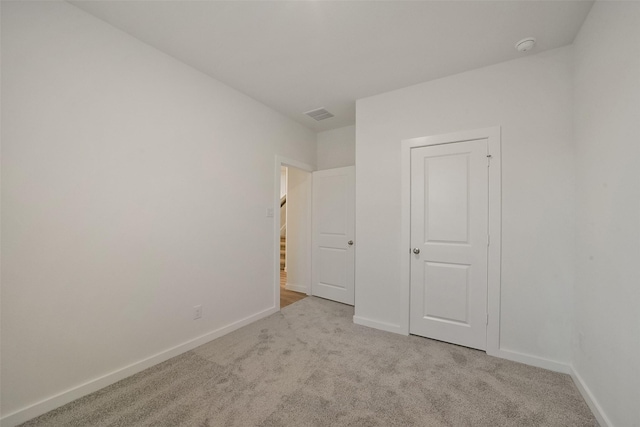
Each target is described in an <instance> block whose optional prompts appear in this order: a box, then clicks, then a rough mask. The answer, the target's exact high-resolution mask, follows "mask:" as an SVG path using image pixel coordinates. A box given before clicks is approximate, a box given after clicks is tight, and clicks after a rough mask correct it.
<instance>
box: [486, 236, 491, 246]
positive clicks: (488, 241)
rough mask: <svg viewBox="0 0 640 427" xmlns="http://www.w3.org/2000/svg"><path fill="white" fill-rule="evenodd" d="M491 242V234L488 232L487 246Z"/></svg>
mask: <svg viewBox="0 0 640 427" xmlns="http://www.w3.org/2000/svg"><path fill="white" fill-rule="evenodd" d="M490 244H491V235H490V234H487V246H489V245H490Z"/></svg>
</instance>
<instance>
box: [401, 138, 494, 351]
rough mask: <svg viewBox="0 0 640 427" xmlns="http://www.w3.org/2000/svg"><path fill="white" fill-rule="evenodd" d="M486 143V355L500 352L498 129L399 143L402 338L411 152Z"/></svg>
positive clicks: (406, 296) (405, 328)
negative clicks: (487, 188) (443, 145)
mask: <svg viewBox="0 0 640 427" xmlns="http://www.w3.org/2000/svg"><path fill="white" fill-rule="evenodd" d="M477 139H486V140H487V150H488V153H489V155H490V156H491V157H490V158H489V159H488V161H489V162H490V165H491V166H490V167H489V168H488V169H489V216H488V218H489V219H488V224H487V226H488V228H487V229H488V234H489V236H490V244H489V247H488V250H487V257H488V260H487V315H488V320H487V345H486V348H487V350H486V352H487V354H489V355H497V354H498V353H499V350H500V274H501V252H502V235H501V231H502V219H501V217H502V216H501V210H502V207H501V205H502V184H501V176H502V170H501V169H502V161H501V151H502V150H501V129H500V127H499V126H496V127H490V128H484V129H475V130H468V131H461V132H453V133H448V134H443V135H433V136H424V137H419V138H411V139H405V140H402V143H401V164H402V166H401V171H402V177H401V189H402V191H401V214H402V219H401V227H402V232H401V242H402V246H401V247H402V252H401V261H400V266H401V282H400V283H401V286H400V289H401V298H402V301H403V304H402V311H403V312H402V325H400V326H401V329H402V332H403V333H404V334H405V335H409V308H410V303H411V301H410V296H411V255H410V254H411V252H410V251H411V149H412V148H418V147H426V146H430V145H441V144H453V143H456V142H464V141H473V140H477Z"/></svg>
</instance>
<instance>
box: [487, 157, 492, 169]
mask: <svg viewBox="0 0 640 427" xmlns="http://www.w3.org/2000/svg"><path fill="white" fill-rule="evenodd" d="M489 166H491V154H487V167H489Z"/></svg>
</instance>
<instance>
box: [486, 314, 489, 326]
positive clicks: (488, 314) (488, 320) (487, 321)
mask: <svg viewBox="0 0 640 427" xmlns="http://www.w3.org/2000/svg"><path fill="white" fill-rule="evenodd" d="M486 324H487V325H488V324H489V313H487V323H486Z"/></svg>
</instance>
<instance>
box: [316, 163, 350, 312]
mask: <svg viewBox="0 0 640 427" xmlns="http://www.w3.org/2000/svg"><path fill="white" fill-rule="evenodd" d="M354 196H355V167H354V166H348V167H345V168H337V169H327V170H322V171H317V172H314V173H313V220H312V221H313V254H312V257H313V263H312V268H311V272H312V285H311V291H312V294H313V295H315V296H318V297H322V298H327V299H330V300H333V301H338V302H341V303H344V304H349V305H353V304H354V300H355V265H354V264H355V257H354V248H353V245H354V240H355V239H354V230H355V197H354Z"/></svg>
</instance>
